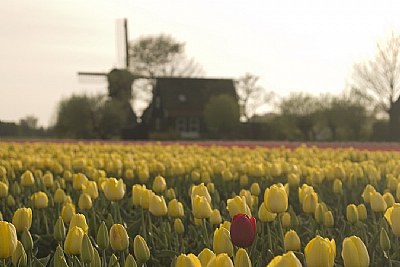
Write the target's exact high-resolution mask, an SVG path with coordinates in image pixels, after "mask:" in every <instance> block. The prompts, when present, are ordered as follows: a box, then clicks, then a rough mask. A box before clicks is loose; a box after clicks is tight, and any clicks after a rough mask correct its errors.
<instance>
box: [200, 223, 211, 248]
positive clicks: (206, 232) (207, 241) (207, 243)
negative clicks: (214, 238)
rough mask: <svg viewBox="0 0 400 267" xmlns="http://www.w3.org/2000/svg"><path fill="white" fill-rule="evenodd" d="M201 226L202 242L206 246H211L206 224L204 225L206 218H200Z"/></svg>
mask: <svg viewBox="0 0 400 267" xmlns="http://www.w3.org/2000/svg"><path fill="white" fill-rule="evenodd" d="M202 226H203V231H204V237H205V239H204V242H205V245H206V247H211V241H210V236H209V235H208V231H207V225H206V219H202Z"/></svg>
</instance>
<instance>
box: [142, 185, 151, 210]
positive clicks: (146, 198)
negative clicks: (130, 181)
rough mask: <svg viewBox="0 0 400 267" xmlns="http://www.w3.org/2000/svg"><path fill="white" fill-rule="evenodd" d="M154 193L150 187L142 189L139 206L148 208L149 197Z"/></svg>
mask: <svg viewBox="0 0 400 267" xmlns="http://www.w3.org/2000/svg"><path fill="white" fill-rule="evenodd" d="M152 195H154V192H153V191H151V190H150V189H143V191H142V194H141V197H140V206H141V207H142V208H143V209H149V206H150V198H151V196H152Z"/></svg>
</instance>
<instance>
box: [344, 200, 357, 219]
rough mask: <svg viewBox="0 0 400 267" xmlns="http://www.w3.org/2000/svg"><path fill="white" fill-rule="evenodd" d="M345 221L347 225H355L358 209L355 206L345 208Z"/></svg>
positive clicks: (350, 205)
mask: <svg viewBox="0 0 400 267" xmlns="http://www.w3.org/2000/svg"><path fill="white" fill-rule="evenodd" d="M346 219H347V221H349V223H356V222H358V219H359V218H358V209H357V206H356V205H354V204H349V205H347V207H346Z"/></svg>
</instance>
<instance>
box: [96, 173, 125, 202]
mask: <svg viewBox="0 0 400 267" xmlns="http://www.w3.org/2000/svg"><path fill="white" fill-rule="evenodd" d="M101 186H102V187H103V191H104V195H105V196H106V198H107V199H108V200H110V201H118V200H121V199H122V198H123V197H124V195H125V184H124V181H122V179H119V180H117V179H115V178H109V179H107V181H105V182H104V183H102V185H101Z"/></svg>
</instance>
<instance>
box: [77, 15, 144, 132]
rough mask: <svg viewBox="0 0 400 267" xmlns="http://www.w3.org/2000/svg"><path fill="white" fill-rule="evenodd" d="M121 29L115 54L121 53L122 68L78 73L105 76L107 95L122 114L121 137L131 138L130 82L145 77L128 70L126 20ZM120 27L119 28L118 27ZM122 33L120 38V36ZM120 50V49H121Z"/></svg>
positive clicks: (133, 120) (132, 113)
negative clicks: (106, 71)
mask: <svg viewBox="0 0 400 267" xmlns="http://www.w3.org/2000/svg"><path fill="white" fill-rule="evenodd" d="M122 28H123V30H122V34H121V31H120V30H119V31H118V27H117V35H118V37H117V39H119V40H122V41H120V43H122V47H123V48H122V49H121V48H120V47H119V46H118V48H117V54H118V55H123V58H124V60H123V61H124V64H123V65H124V66H123V68H114V69H112V70H111V71H110V72H108V73H105V72H89V71H80V72H78V75H79V76H80V77H104V78H107V82H108V96H109V97H110V100H109V101H111V102H113V103H115V104H117V105H119V106H120V107H121V110H122V112H123V113H124V114H122V116H124V121H125V122H124V125H123V127H122V130H121V136H122V138H132V136H133V131H134V130H135V127H136V126H137V117H136V114H135V112H134V111H133V108H132V105H131V100H132V84H133V82H134V81H135V79H139V78H140V79H146V78H150V77H146V76H143V75H135V74H134V73H131V72H130V71H129V44H128V40H129V39H128V20H127V19H126V18H125V19H123V27H122ZM119 29H120V28H119ZM121 35H122V38H121ZM121 50H122V51H121Z"/></svg>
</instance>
